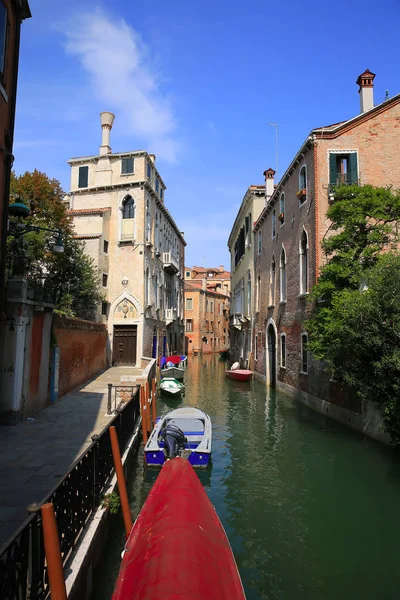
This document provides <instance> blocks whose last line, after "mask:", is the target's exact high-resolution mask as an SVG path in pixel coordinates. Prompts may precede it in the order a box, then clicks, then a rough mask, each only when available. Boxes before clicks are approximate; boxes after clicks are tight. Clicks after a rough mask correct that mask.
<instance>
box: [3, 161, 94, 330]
mask: <svg viewBox="0 0 400 600" xmlns="http://www.w3.org/2000/svg"><path fill="white" fill-rule="evenodd" d="M17 197H19V198H21V200H22V201H23V202H25V203H26V204H28V205H29V207H30V209H31V215H30V216H29V217H28V218H27V219H26V220H25V222H26V223H27V224H29V225H34V226H39V227H47V228H49V229H56V230H59V231H61V234H62V240H63V245H64V252H63V253H61V254H55V253H54V252H53V251H52V248H53V246H54V242H55V236H54V235H52V234H51V233H49V232H42V231H40V232H30V233H27V234H25V239H26V241H27V242H28V264H29V266H28V274H29V278H30V280H31V281H32V282H38V281H41V280H43V279H45V282H46V287H48V288H49V289H52V290H54V294H55V299H56V308H57V310H58V312H60V314H64V315H66V316H77V317H80V318H83V319H88V320H92V319H94V318H95V315H96V309H97V306H98V304H99V303H100V302H101V300H102V296H101V294H100V291H99V275H98V273H97V270H96V268H95V267H94V265H93V261H92V260H91V259H90V258H89V257H88V256H87V255H86V254H85V253H84V247H83V245H82V242H80V241H79V240H77V239H76V238H74V236H73V230H72V223H71V219H70V217H69V216H68V214H67V209H66V206H65V204H64V203H63V202H62V200H63V197H64V193H63V191H62V189H61V185H60V183H59V181H57V180H56V179H50V178H49V177H47V175H46V174H45V173H41V172H40V171H36V170H35V171H33V173H29V172H26V173H24V174H23V175H21V176H19V177H17V176H16V175H15V174H14V173H12V176H11V195H10V202H13V201H15V198H17Z"/></svg>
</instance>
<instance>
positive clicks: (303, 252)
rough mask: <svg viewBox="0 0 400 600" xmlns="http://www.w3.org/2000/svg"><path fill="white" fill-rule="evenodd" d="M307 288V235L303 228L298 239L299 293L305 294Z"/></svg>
mask: <svg viewBox="0 0 400 600" xmlns="http://www.w3.org/2000/svg"><path fill="white" fill-rule="evenodd" d="M308 288H309V277H308V236H307V232H306V231H305V229H303V233H302V234H301V240H300V294H307V292H308V291H309V289H308Z"/></svg>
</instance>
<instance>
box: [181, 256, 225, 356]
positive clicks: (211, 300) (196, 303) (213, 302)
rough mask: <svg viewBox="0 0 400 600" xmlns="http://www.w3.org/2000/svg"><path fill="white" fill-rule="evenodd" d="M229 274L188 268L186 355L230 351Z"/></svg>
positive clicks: (186, 275)
mask: <svg viewBox="0 0 400 600" xmlns="http://www.w3.org/2000/svg"><path fill="white" fill-rule="evenodd" d="M229 305H230V273H229V272H228V271H225V269H224V267H223V266H221V267H219V269H216V268H205V267H192V268H189V267H185V336H186V352H188V353H193V354H202V353H211V352H220V351H221V350H227V349H228V348H229Z"/></svg>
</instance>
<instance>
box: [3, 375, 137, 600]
mask: <svg viewBox="0 0 400 600" xmlns="http://www.w3.org/2000/svg"><path fill="white" fill-rule="evenodd" d="M131 387H132V386H131ZM139 392H140V390H139V388H136V390H135V391H134V393H132V394H131V396H130V397H131V399H130V400H129V401H128V402H126V403H125V404H124V405H122V406H120V407H119V408H117V414H116V415H115V417H114V418H113V419H112V420H111V421H110V422H109V423H108V425H107V426H106V427H105V428H104V429H103V431H102V432H101V433H100V434H99V435H94V436H93V437H92V440H93V442H92V443H91V444H90V446H89V447H88V448H87V450H86V451H85V452H84V453H83V454H82V455H81V456H80V457H79V458H78V459H77V460H76V461H75V462H74V464H73V465H72V466H71V467H70V469H69V471H68V473H67V474H66V475H65V476H64V477H63V478H62V479H61V481H60V482H59V483H58V484H57V486H56V487H55V488H54V489H53V490H52V491H51V492H50V493H49V494H48V495H47V496H46V498H44V499H43V501H42V502H41V503H40V504H37V505H31V506H30V508H29V512H32V514H31V516H30V517H28V519H27V520H26V521H25V523H23V525H22V526H21V527H20V528H19V529H18V530H17V531H16V533H15V534H14V535H13V537H12V538H10V539H9V540H8V541H7V542H6V544H5V545H4V546H3V547H2V548H0V599H1V600H44V599H45V598H48V596H49V587H48V580H47V570H46V564H45V556H44V543H43V530H42V519H41V512H40V506H41V505H42V504H44V503H46V502H52V503H53V504H54V509H55V512H56V518H57V527H58V533H59V536H60V545H61V554H62V560H63V564H64V566H65V564H66V562H67V560H68V558H69V556H70V555H71V552H72V550H73V549H74V548H75V546H76V545H77V543H78V540H79V538H80V536H81V534H82V531H83V529H84V527H85V525H86V523H87V522H88V520H89V519H90V517H91V515H92V514H93V512H94V511H95V510H96V509H97V507H98V506H99V504H100V499H101V494H102V493H103V491H104V490H105V488H106V485H107V484H108V482H109V480H110V479H111V477H112V475H113V472H114V465H113V458H112V450H111V441H110V435H109V431H108V429H109V427H110V426H111V425H114V427H115V428H116V430H117V434H118V440H119V446H120V449H121V454H122V453H123V452H124V451H125V449H126V447H127V444H128V441H129V439H130V437H131V435H132V433H133V431H134V429H135V425H136V423H137V420H138V418H139V414H140V405H139Z"/></svg>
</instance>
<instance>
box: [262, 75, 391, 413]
mask: <svg viewBox="0 0 400 600" xmlns="http://www.w3.org/2000/svg"><path fill="white" fill-rule="evenodd" d="M374 77H375V75H374V74H373V73H370V72H369V71H368V70H367V71H365V72H364V73H363V74H362V75H360V77H359V78H358V79H357V84H358V85H359V93H360V100H361V112H360V114H358V115H357V116H355V117H354V118H352V119H349V120H348V121H342V122H340V123H336V124H334V125H328V126H325V127H318V128H316V129H313V130H312V131H311V132H310V134H309V135H308V136H307V138H306V140H305V142H304V143H303V144H302V146H301V148H300V150H299V151H298V153H297V154H296V156H295V157H294V159H293V161H292V162H291V164H290V165H289V167H288V169H287V170H286V172H285V174H284V175H283V177H282V179H281V180H280V182H279V183H278V185H277V186H275V189H274V193H273V194H272V196H271V198H270V199H269V201H268V202H267V204H266V206H265V208H264V210H263V211H262V213H261V214H260V217H259V218H258V220H257V223H256V224H255V227H254V243H255V246H256V248H257V251H256V252H255V256H254V277H255V304H254V328H253V335H254V340H255V344H254V358H255V361H254V369H255V371H256V372H257V373H258V374H259V375H261V376H263V377H265V378H266V380H267V383H268V384H270V385H272V386H274V385H277V386H279V387H281V388H283V389H285V390H286V391H288V392H290V393H295V392H296V393H298V392H300V393H301V398H302V399H303V400H304V401H305V402H307V403H309V404H312V405H313V406H314V408H318V409H321V410H322V408H321V407H322V406H323V402H324V401H329V402H331V403H341V404H342V405H343V406H345V407H347V408H351V407H350V404H349V403H347V404H346V402H348V401H347V400H346V399H344V398H341V397H339V396H338V391H337V389H336V388H335V387H334V386H335V384H334V383H333V382H329V381H327V378H326V376H324V373H323V371H322V366H321V364H320V363H318V362H317V361H315V360H313V358H312V356H311V355H310V353H309V352H308V351H307V333H306V332H305V331H304V327H303V323H304V321H305V319H306V317H307V311H308V309H309V308H308V306H309V305H308V304H307V296H308V294H309V291H310V289H311V287H312V286H313V285H314V284H315V282H316V277H317V273H318V270H319V268H320V267H321V265H322V263H323V256H322V253H321V242H322V240H323V238H324V236H325V235H326V234H327V232H328V228H329V225H330V223H329V221H328V219H327V217H326V212H327V209H328V207H329V203H330V202H333V201H334V197H335V186H337V185H339V184H356V185H364V184H371V185H374V186H386V185H391V186H393V187H394V188H400V161H399V159H398V148H399V146H400V94H399V95H397V96H394V97H393V98H390V99H388V100H386V101H385V102H383V103H382V104H379V105H377V106H374V104H373V80H374ZM325 404H326V403H325ZM325 411H326V412H329V411H330V408H329V406H328V407H325V408H324V412H325ZM349 420H350V418H349Z"/></svg>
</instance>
